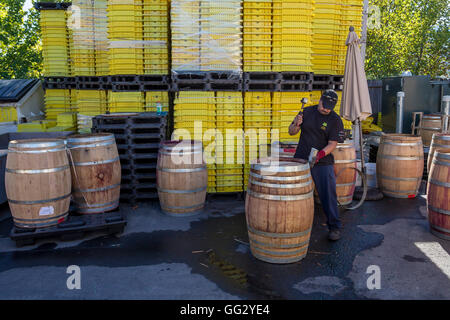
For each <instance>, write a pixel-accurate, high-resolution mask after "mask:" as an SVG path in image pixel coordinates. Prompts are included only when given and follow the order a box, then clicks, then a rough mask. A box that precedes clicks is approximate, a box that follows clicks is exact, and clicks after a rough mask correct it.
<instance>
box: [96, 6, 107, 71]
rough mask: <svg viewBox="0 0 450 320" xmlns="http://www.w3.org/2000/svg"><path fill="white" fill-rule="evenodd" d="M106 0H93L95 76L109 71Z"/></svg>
mask: <svg viewBox="0 0 450 320" xmlns="http://www.w3.org/2000/svg"><path fill="white" fill-rule="evenodd" d="M107 7H108V1H107V0H94V7H93V10H94V14H93V15H94V33H95V72H96V75H97V76H106V75H108V73H109V62H108V45H109V44H108V18H107V10H106V9H107Z"/></svg>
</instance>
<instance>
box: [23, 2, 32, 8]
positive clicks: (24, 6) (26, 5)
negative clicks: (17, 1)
mask: <svg viewBox="0 0 450 320" xmlns="http://www.w3.org/2000/svg"><path fill="white" fill-rule="evenodd" d="M31 5H32V4H31V0H26V1H25V4H24V5H23V9H24V10H28V9H30V8H31Z"/></svg>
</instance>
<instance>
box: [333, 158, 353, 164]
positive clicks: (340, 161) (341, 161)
mask: <svg viewBox="0 0 450 320" xmlns="http://www.w3.org/2000/svg"><path fill="white" fill-rule="evenodd" d="M355 162H358V160H357V159H354V160H334V163H335V164H344V163H355Z"/></svg>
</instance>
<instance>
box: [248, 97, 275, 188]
mask: <svg viewBox="0 0 450 320" xmlns="http://www.w3.org/2000/svg"><path fill="white" fill-rule="evenodd" d="M244 106H245V108H244V109H245V110H244V129H245V134H246V136H245V164H244V190H247V184H248V178H249V172H250V165H251V163H252V162H254V161H255V160H257V159H260V158H265V157H267V155H268V152H269V150H268V147H267V146H268V145H269V144H270V143H271V140H270V139H271V136H270V132H271V129H272V93H271V92H246V93H245V98H244Z"/></svg>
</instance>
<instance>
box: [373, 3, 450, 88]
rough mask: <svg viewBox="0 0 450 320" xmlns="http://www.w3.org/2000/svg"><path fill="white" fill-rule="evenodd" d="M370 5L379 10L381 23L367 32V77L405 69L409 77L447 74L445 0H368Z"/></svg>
mask: <svg viewBox="0 0 450 320" xmlns="http://www.w3.org/2000/svg"><path fill="white" fill-rule="evenodd" d="M370 5H371V6H378V7H379V9H380V13H381V21H380V24H379V26H380V28H378V29H377V28H369V29H368V32H367V52H366V72H367V75H368V77H369V78H372V79H380V78H382V77H387V76H396V75H399V74H400V73H401V72H402V71H406V70H409V71H411V72H412V74H413V75H430V76H431V77H437V76H448V75H449V74H448V72H449V39H450V33H449V24H450V15H449V4H448V0H370ZM369 19H370V17H369Z"/></svg>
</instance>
